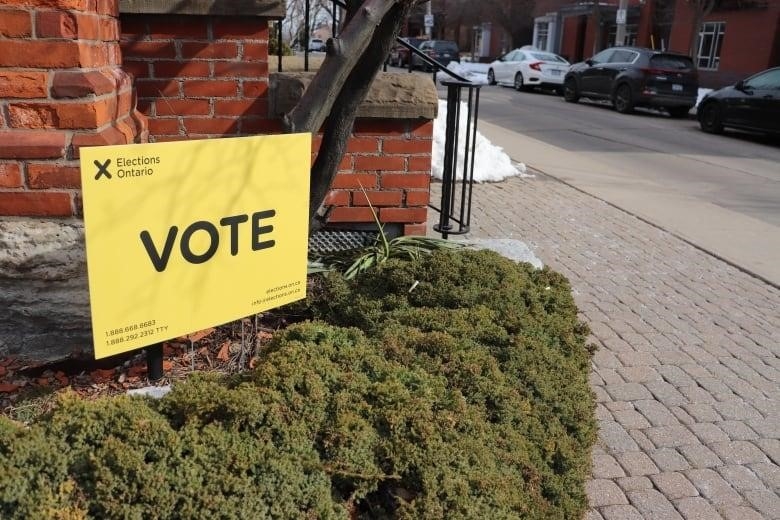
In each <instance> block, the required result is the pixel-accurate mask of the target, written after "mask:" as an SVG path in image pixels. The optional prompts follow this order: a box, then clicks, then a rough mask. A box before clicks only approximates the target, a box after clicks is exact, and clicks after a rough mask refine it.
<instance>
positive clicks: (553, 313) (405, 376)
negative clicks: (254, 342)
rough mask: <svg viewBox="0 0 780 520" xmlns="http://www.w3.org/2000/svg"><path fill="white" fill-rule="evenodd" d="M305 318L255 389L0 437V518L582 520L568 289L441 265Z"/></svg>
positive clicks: (578, 406) (576, 331)
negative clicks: (534, 519) (507, 519)
mask: <svg viewBox="0 0 780 520" xmlns="http://www.w3.org/2000/svg"><path fill="white" fill-rule="evenodd" d="M415 282H417V285H416V286H415V287H414V289H413V290H411V291H410V288H411V287H412V286H413V285H414V283H415ZM301 307H302V306H301V305H300V304H298V305H297V307H296V308H297V309H298V310H299V311H300V310H301ZM305 311H306V312H307V313H309V315H310V316H311V317H313V318H314V320H313V321H309V322H306V323H301V324H297V325H293V326H290V327H288V328H287V329H285V330H283V331H281V332H279V333H278V334H277V335H276V336H275V337H274V338H273V340H272V341H271V343H270V345H269V346H268V348H267V349H266V350H265V351H264V352H263V355H262V356H261V357H260V358H259V359H258V362H257V364H256V368H255V370H254V371H252V372H251V373H247V374H243V375H240V376H233V377H229V378H218V377H215V376H207V375H201V376H193V377H191V378H190V379H189V380H187V381H186V382H182V383H180V384H177V385H176V386H175V387H174V390H173V391H172V392H171V393H170V394H169V395H168V396H166V397H165V398H164V399H161V400H159V401H151V400H142V399H138V398H134V399H131V398H118V399H117V398H114V399H104V400H100V401H97V402H84V401H81V400H79V399H77V398H75V397H72V396H65V397H64V398H62V399H61V400H60V402H59V403H58V406H57V407H56V408H55V410H54V411H53V412H51V413H50V414H48V415H46V416H44V417H43V418H42V419H41V420H39V421H37V422H36V423H35V424H33V425H32V426H30V427H29V428H27V429H22V428H21V427H19V426H17V425H16V424H13V423H11V422H10V421H0V467H2V468H4V471H3V472H0V516H1V517H2V518H84V517H92V518H139V519H140V518H143V519H147V518H212V517H216V518H279V519H287V518H408V519H419V518H426V519H427V518H479V517H484V518H490V519H499V518H538V519H550V518H553V519H554V518H560V519H564V518H567V519H568V518H577V517H581V516H582V515H583V514H584V511H585V509H586V507H587V499H586V497H585V493H584V481H585V478H586V477H587V475H588V472H589V467H590V466H589V465H590V456H589V452H590V447H591V445H592V444H593V442H594V440H595V433H596V429H595V421H594V418H593V407H594V403H593V397H592V395H591V393H590V390H589V388H588V384H587V373H588V363H589V352H588V350H587V348H586V346H585V338H586V336H587V329H586V328H585V327H584V326H583V325H582V324H580V323H578V321H577V318H576V308H575V306H574V303H573V301H572V298H571V294H570V288H569V285H568V283H567V282H566V280H565V279H564V278H563V277H561V276H560V275H557V274H555V273H553V272H551V271H549V270H541V271H536V270H533V269H532V268H531V267H530V266H527V265H518V264H514V263H512V262H510V261H508V260H505V259H503V258H501V257H499V256H498V255H495V254H492V253H486V252H470V251H461V252H451V251H449V252H445V251H443V252H436V253H433V254H432V255H429V256H424V257H422V258H420V259H418V260H417V261H414V262H407V261H399V260H389V261H387V262H386V263H385V264H383V265H382V266H381V267H380V268H378V269H376V270H372V271H370V272H366V273H363V274H360V275H358V276H357V277H356V279H354V280H351V281H347V280H344V279H343V278H341V277H339V276H337V275H330V276H328V277H325V278H324V279H323V281H322V283H321V284H319V285H318V288H317V290H316V291H313V292H312V294H311V295H310V297H309V299H308V301H307V302H306V305H305ZM356 327H357V328H356Z"/></svg>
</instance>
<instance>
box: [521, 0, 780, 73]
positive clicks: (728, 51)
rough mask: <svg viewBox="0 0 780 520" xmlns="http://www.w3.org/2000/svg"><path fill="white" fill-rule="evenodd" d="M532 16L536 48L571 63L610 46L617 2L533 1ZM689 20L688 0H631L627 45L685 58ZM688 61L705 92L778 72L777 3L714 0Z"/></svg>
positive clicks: (779, 17) (779, 29)
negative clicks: (696, 70) (763, 72)
mask: <svg viewBox="0 0 780 520" xmlns="http://www.w3.org/2000/svg"><path fill="white" fill-rule="evenodd" d="M534 14H535V17H534V32H533V45H535V46H536V47H538V48H540V49H545V50H549V51H552V52H556V53H558V54H561V55H562V56H564V57H566V58H567V59H568V60H570V61H572V62H576V61H581V60H583V59H585V58H588V57H590V56H592V55H593V54H595V53H596V52H598V51H599V50H601V49H603V48H606V47H610V46H613V45H615V38H616V32H617V23H616V19H617V16H618V0H608V1H606V2H605V1H601V2H592V1H591V2H572V1H570V0H537V5H536V11H535V13H534ZM694 20H695V13H694V10H693V8H692V7H691V5H690V3H689V2H688V1H687V0H629V2H628V9H627V10H626V39H625V44H626V45H638V46H641V47H650V48H655V49H665V50H669V51H673V52H678V53H682V54H689V50H690V48H691V43H692V41H694V39H693V37H694V31H695V30H696V29H695V27H694V25H695V21H694ZM692 54H693V58H694V61H695V62H696V65H697V67H698V68H699V79H700V83H701V85H702V86H706V87H720V86H723V85H727V84H730V83H734V82H735V81H737V80H739V79H741V78H744V77H747V76H749V75H751V74H754V73H756V72H759V71H761V70H764V69H767V68H770V67H774V66H778V65H780V0H718V2H717V3H716V5H715V7H714V9H713V10H712V12H711V13H709V14H708V15H707V16H706V17H705V18H704V20H703V23H702V25H701V28H700V30H699V34H698V36H697V38H696V40H695V44H694V52H693V53H692Z"/></svg>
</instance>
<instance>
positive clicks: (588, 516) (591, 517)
mask: <svg viewBox="0 0 780 520" xmlns="http://www.w3.org/2000/svg"><path fill="white" fill-rule="evenodd" d="M585 520H604V517H603V516H601V513H599V512H598V511H596V510H595V509H591V510H589V511H588V512H587V513H585Z"/></svg>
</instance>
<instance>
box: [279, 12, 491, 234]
mask: <svg viewBox="0 0 780 520" xmlns="http://www.w3.org/2000/svg"><path fill="white" fill-rule="evenodd" d="M331 1H332V2H333V11H332V16H333V25H332V26H333V35H335V34H336V32H337V29H338V22H337V18H338V8H342V9H346V4H344V2H343V1H342V0H331ZM309 8H310V0H306V2H305V10H306V21H305V28H304V30H305V35H306V41H305V42H303V44H304V45H303V52H304V61H303V63H304V70H305V71H308V70H309V32H310V30H309V16H308V15H309ZM277 38H278V45H277V49H278V65H277V69H278V71H279V72H282V54H283V52H282V23H281V21H279V24H278V32H277ZM396 42H397V43H398V44H400V45H402V46H404V47H405V48H406V49H408V50H409V53H410V54H409V65H408V67H409V72H412V71H413V70H414V60H413V59H412V56H417V57H418V58H419V59H420V60H422V62H423V63H425V64H426V65H427V66H428V67H429V68H430V69H431V70H432V74H433V81H434V83H435V82H436V73H437V72H439V71H441V72H443V73H445V74H447V75H448V76H450V77H451V78H452V80H445V81H442V82H441V83H442V85H444V86H445V87H447V122H446V129H445V139H444V161H443V164H444V168H443V170H442V190H441V204H440V207H436V206H434V205H429V207H430V208H431V209H433V210H435V211H438V212H439V223H438V224H436V225H434V226H433V229H434V230H435V231H436V232H437V233H441V235H442V237H443V238H448V236H449V235H462V234H465V233H468V232H469V229H470V226H471V194H472V190H473V187H474V160H475V152H476V140H477V119H478V114H479V89H480V85H478V84H474V83H472V82H470V81H469V80H467V79H466V78H464V77H463V76H461V75H460V74H458V73H456V72H454V71H452V70H450V69H449V68H447V67H446V66H445V65H444V64H443V63H441V62H439V61H437V60H435V59H434V58H432V57H430V56H429V55H427V54H425V53H424V52H422V51H421V50H420V49H418V48H417V47H415V46H414V45H412V44H411V43H409V42H408V41H406V40H405V39H403V38H400V37H398V38H396ZM384 70H385V71H386V70H387V61H385V64H384ZM464 93H465V94H466V95H465V101H464V99H463V97H464ZM462 116H465V119H463V117H462ZM461 143H462V144H461ZM461 159H462V160H461Z"/></svg>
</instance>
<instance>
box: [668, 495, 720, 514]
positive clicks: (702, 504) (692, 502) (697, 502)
mask: <svg viewBox="0 0 780 520" xmlns="http://www.w3.org/2000/svg"><path fill="white" fill-rule="evenodd" d="M674 504H675V506H677V509H678V510H679V511H680V513H681V514H682V516H683V518H685V520H720V519H721V518H723V517H721V516H720V515H719V514H718V511H717V510H716V509H715V508H714V507H712V505H710V503H709V502H707V501H706V500H704V499H703V498H696V497H693V498H683V499H681V500H677V501H675V503H674Z"/></svg>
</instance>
